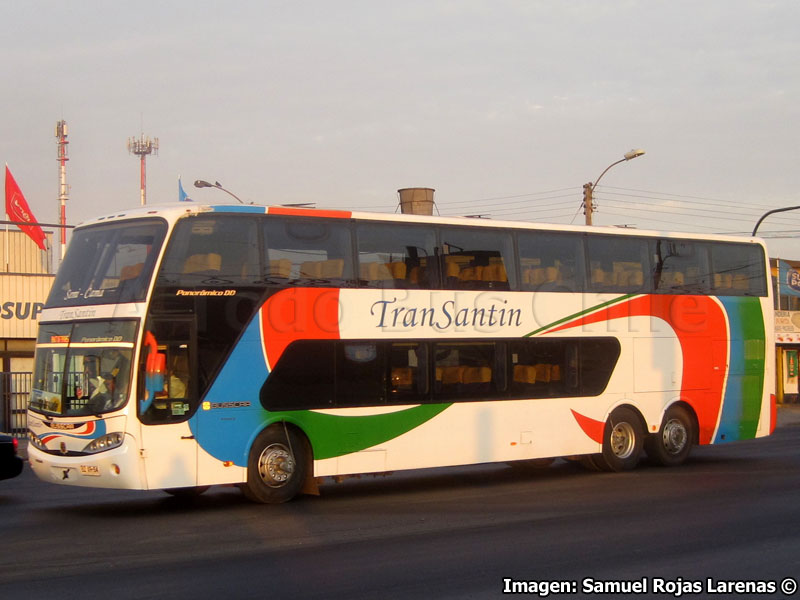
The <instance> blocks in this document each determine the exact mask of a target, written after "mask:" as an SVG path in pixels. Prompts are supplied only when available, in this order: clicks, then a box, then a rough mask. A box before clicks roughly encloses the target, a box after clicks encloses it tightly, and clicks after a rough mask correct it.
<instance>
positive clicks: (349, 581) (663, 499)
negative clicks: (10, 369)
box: [0, 408, 800, 600]
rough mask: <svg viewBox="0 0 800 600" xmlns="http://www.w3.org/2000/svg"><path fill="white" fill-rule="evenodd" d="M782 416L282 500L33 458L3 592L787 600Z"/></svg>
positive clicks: (15, 504)
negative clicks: (754, 435)
mask: <svg viewBox="0 0 800 600" xmlns="http://www.w3.org/2000/svg"><path fill="white" fill-rule="evenodd" d="M781 416H782V419H781V422H780V423H781V425H780V426H779V428H778V430H777V431H776V433H775V435H773V436H772V437H770V438H766V439H760V440H753V441H748V442H741V443H734V444H728V445H723V446H717V447H703V448H698V449H695V451H694V453H693V455H692V458H691V459H690V461H689V462H688V463H687V464H686V465H683V466H682V467H679V468H675V469H663V468H657V467H653V466H649V465H647V464H643V465H642V466H641V467H640V468H639V469H637V470H636V471H633V472H629V473H621V474H616V473H608V474H606V473H590V472H588V471H584V470H583V469H582V468H581V467H580V466H578V465H577V464H574V463H570V462H563V461H562V462H558V463H556V464H555V465H553V466H552V467H551V468H549V469H546V470H535V469H518V468H510V467H508V466H505V465H491V466H487V465H483V466H477V467H470V468H453V469H439V470H425V471H418V472H415V473H413V474H409V473H403V474H395V475H392V476H390V477H385V478H364V479H357V480H356V479H353V480H348V481H345V482H343V483H340V484H336V483H331V484H327V485H325V486H323V489H322V496H321V497H305V498H302V499H300V500H298V501H295V502H292V503H289V504H285V505H281V506H260V505H255V504H251V503H249V502H247V501H246V500H244V499H243V497H242V496H241V494H240V493H239V491H238V490H237V489H235V488H218V489H212V490H210V491H209V492H208V493H207V494H205V495H204V496H201V497H199V498H196V499H194V500H193V501H190V502H182V501H179V500H177V499H175V498H172V497H170V496H167V495H166V494H163V493H161V492H127V491H105V490H92V489H82V488H71V487H61V486H54V485H51V484H46V483H43V482H40V481H38V480H37V479H36V478H35V477H34V476H33V474H32V472H31V471H30V469H29V468H27V467H26V470H25V472H24V473H23V474H22V475H21V476H20V477H18V478H16V479H13V480H8V481H4V482H0V547H2V552H0V598H3V599H5V598H53V599H59V600H61V599H70V598H82V599H83V598H100V597H108V598H114V600H119V599H124V598H189V597H192V598H265V599H266V598H500V597H502V596H503V590H504V588H505V587H508V586H512V585H518V586H527V587H526V588H524V589H526V590H527V591H528V593H527V594H523V595H524V596H533V597H539V596H541V595H543V593H544V592H545V591H547V590H543V589H542V585H541V582H545V581H547V582H554V583H557V584H558V585H561V586H564V587H565V589H566V593H559V594H554V593H551V594H550V596H549V597H551V598H577V597H585V596H586V595H585V594H584V593H583V592H585V591H587V590H588V589H589V588H590V587H594V586H600V587H601V588H603V589H606V590H610V592H612V593H607V594H605V597H607V598H616V597H620V594H618V593H613V592H615V591H619V590H618V589H617V588H615V587H614V586H620V585H622V584H620V583H619V582H620V581H623V580H627V581H630V582H633V583H631V584H629V585H635V586H639V588H638V589H641V588H642V586H645V587H646V589H647V594H636V595H629V596H626V597H630V598H634V597H658V598H673V597H681V598H700V597H713V598H732V597H737V598H750V597H756V595H755V594H751V593H745V594H743V595H742V594H739V595H735V594H732V593H726V592H727V591H728V588H727V587H726V586H729V585H732V584H730V583H728V582H731V581H752V582H762V583H761V584H755V583H754V584H747V585H760V586H765V587H766V589H771V588H770V586H773V585H774V586H775V587H776V593H775V594H772V595H769V596H766V595H765V596H764V597H771V598H784V597H790V596H787V595H785V594H784V593H783V592H782V591H781V588H780V586H781V582H784V581H785V580H786V578H793V579H794V580H800V410H798V409H797V408H794V409H792V410H784V411H782V415H781ZM506 578H508V579H509V581H508V582H505V581H504V580H505V579H506ZM511 580H514V581H515V582H520V583H512V582H511ZM787 581H789V583H788V584H787V583H784V585H791V579H789V580H787ZM530 582H536V583H537V584H538V587H535V588H534V586H533V585H532V584H531V583H530ZM604 582H610V583H604ZM743 585H744V584H743ZM587 586H588V587H587ZM607 586H608V587H607ZM620 589H622V588H620ZM635 589H636V588H635ZM532 590H533V591H535V592H536V593H531V591H532ZM796 596H797V597H800V594H796Z"/></svg>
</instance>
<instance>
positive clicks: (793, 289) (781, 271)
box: [778, 260, 800, 296]
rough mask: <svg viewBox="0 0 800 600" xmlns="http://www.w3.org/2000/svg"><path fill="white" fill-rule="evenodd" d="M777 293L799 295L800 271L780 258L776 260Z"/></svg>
mask: <svg viewBox="0 0 800 600" xmlns="http://www.w3.org/2000/svg"><path fill="white" fill-rule="evenodd" d="M778 293H779V294H780V295H781V296H800V272H798V271H797V270H796V269H795V268H793V267H792V266H791V265H789V264H788V263H786V262H783V261H782V260H779V261H778Z"/></svg>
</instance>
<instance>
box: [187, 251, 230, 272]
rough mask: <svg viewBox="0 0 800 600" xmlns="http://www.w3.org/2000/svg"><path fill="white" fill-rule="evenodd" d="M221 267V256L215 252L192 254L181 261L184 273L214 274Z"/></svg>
mask: <svg viewBox="0 0 800 600" xmlns="http://www.w3.org/2000/svg"><path fill="white" fill-rule="evenodd" d="M221 267H222V257H221V256H220V255H219V254H217V253H216V252H209V253H208V254H192V255H191V256H190V257H189V258H187V259H186V262H184V263H183V272H184V273H185V274H187V275H188V274H200V275H216V274H218V273H219V272H220V268H221Z"/></svg>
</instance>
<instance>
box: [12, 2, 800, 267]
mask: <svg viewBox="0 0 800 600" xmlns="http://www.w3.org/2000/svg"><path fill="white" fill-rule="evenodd" d="M0 8H2V14H3V15H4V19H3V25H2V28H3V34H2V36H0V52H1V53H2V56H3V61H2V65H1V66H0V75H2V81H3V82H4V84H5V85H4V86H3V87H4V89H3V91H2V93H0V159H1V160H4V161H5V162H6V163H7V164H8V166H9V168H10V169H11V172H12V173H13V175H14V177H15V179H16V180H17V183H18V184H19V185H20V187H21V188H22V190H23V192H24V194H25V196H26V198H27V200H28V203H29V205H30V207H31V209H32V211H33V213H34V215H35V216H36V218H37V219H38V220H39V221H40V222H46V223H53V222H57V221H58V218H59V208H58V194H59V186H58V162H57V145H56V138H55V135H54V130H55V125H56V122H57V121H59V120H61V119H63V120H66V122H67V124H68V126H69V137H68V140H69V147H68V154H69V162H68V163H67V180H68V184H69V186H70V192H69V201H68V205H67V222H68V223H70V224H76V223H78V222H80V221H82V220H85V219H88V218H92V217H94V216H99V215H101V214H108V213H111V212H116V211H120V210H123V209H126V208H131V207H135V206H138V205H139V204H140V193H139V159H138V158H137V157H136V156H134V155H132V154H130V153H129V152H128V149H127V141H128V139H129V138H138V137H139V136H141V135H145V136H150V137H151V138H153V137H157V138H158V139H159V151H158V155H151V156H150V157H148V159H147V200H148V204H159V203H162V202H173V201H176V200H177V197H178V178H179V177H180V178H181V180H182V182H183V186H184V188H185V189H186V191H187V193H188V194H189V196H190V197H191V198H192V199H194V200H195V201H199V202H220V201H227V200H229V199H230V198H229V197H228V196H227V195H226V194H224V193H223V192H221V191H219V190H214V189H196V188H194V187H193V186H192V182H193V181H195V180H196V179H204V180H207V181H211V182H215V181H217V182H220V183H221V184H222V185H223V186H224V187H225V188H227V189H229V190H230V191H231V192H233V193H235V194H236V195H237V196H239V197H240V198H242V199H243V200H244V201H246V202H248V203H249V202H253V203H255V204H286V203H300V202H303V203H305V202H311V203H315V206H316V207H318V208H343V209H357V210H374V211H380V212H394V211H395V210H396V209H397V204H398V197H397V189H398V188H405V187H415V186H420V187H430V188H435V189H436V196H435V200H436V208H437V211H438V213H439V214H442V215H448V216H450V215H474V214H481V215H484V216H486V217H488V218H493V219H511V220H528V221H536V222H550V223H562V224H564V223H575V224H580V223H583V222H584V216H583V213H582V209H581V201H582V195H583V189H582V188H583V184H585V183H589V182H592V183H597V187H596V188H595V201H596V206H597V212H596V213H595V215H594V224H595V225H597V226H620V225H625V226H629V227H637V228H641V229H658V230H669V231H688V232H698V233H735V234H741V235H749V233H750V232H751V231H752V229H753V227H754V225H755V223H756V221H757V220H758V218H759V216H761V215H762V214H763V213H764V212H766V211H768V210H771V209H774V208H779V207H788V206H794V205H800V192H799V191H798V184H797V183H796V181H795V176H796V175H795V171H796V165H797V164H798V158H800V156H799V155H800V144H799V143H798V139H799V138H800V135H798V133H800V132H798V121H799V117H800V35H798V33H797V31H798V29H800V3H798V2H797V1H796V0H775V1H768V0H764V1H746V0H700V1H698V0H691V1H686V0H668V1H661V0H605V1H594V0H553V1H544V0H539V1H537V0H528V1H523V0H519V1H517V0H486V1H483V0H463V1H440V0H426V1H418V0H404V1H403V2H394V1H392V2H390V1H380V0H371V1H348V0H339V1H337V2H332V1H321V0H317V1H302V0H295V1H293V2H288V1H270V0H260V1H256V2H248V1H238V2H237V1H234V0H231V2H228V3H224V4H223V3H220V2H209V1H205V0H191V1H188V0H176V1H170V0H158V1H155V2H151V1H149V0H141V1H139V2H128V3H119V2H111V1H105V2H103V1H97V0H83V1H82V2H79V3H78V2H63V0H62V1H58V2H56V1H38V0H30V1H29V2H19V1H17V0H0ZM634 148H641V149H644V150H645V152H646V154H645V155H644V156H642V157H639V158H636V159H635V160H633V161H629V162H623V163H621V164H618V165H615V166H614V167H612V168H611V169H610V170H609V171H608V172H606V173H605V175H604V176H603V177H602V180H601V181H600V182H597V178H598V177H599V176H600V174H601V173H602V172H603V171H604V169H605V168H606V167H607V166H609V165H610V164H612V163H613V162H615V161H617V160H619V159H621V158H622V155H623V154H624V153H625V152H627V151H628V150H631V149H634ZM759 233H760V234H761V235H763V236H764V237H765V238H766V239H767V243H768V246H769V250H770V254H771V255H772V256H780V257H783V258H790V259H800V243H798V238H800V210H798V211H796V212H787V213H782V214H779V215H774V216H772V217H769V218H768V219H767V220H766V221H765V222H764V224H763V225H762V226H761V227H760V229H759Z"/></svg>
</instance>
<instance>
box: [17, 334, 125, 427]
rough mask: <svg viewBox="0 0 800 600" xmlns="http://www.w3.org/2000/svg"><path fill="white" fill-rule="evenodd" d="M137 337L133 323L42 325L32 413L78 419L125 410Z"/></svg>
mask: <svg viewBox="0 0 800 600" xmlns="http://www.w3.org/2000/svg"><path fill="white" fill-rule="evenodd" d="M135 333H136V322H135V321H93V322H85V323H75V324H71V323H52V324H42V325H41V326H40V327H39V339H38V340H37V350H36V364H35V367H34V374H33V389H32V391H31V400H30V408H31V409H32V410H35V411H38V412H43V413H49V414H55V415H63V416H76V417H77V416H87V415H96V414H100V413H104V412H110V411H113V410H117V409H119V408H121V407H122V406H123V405H124V404H125V402H126V401H127V399H128V392H129V391H130V378H131V356H132V353H133V342H134V335H135Z"/></svg>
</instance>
